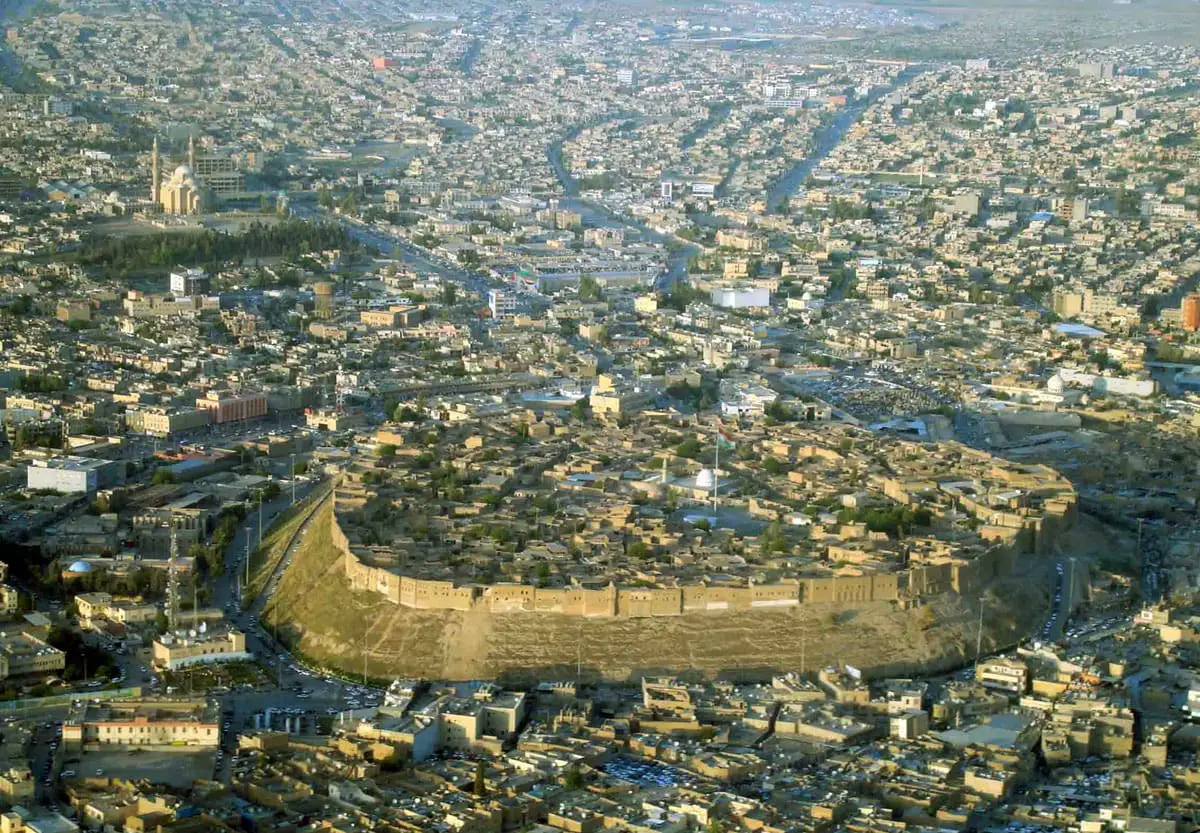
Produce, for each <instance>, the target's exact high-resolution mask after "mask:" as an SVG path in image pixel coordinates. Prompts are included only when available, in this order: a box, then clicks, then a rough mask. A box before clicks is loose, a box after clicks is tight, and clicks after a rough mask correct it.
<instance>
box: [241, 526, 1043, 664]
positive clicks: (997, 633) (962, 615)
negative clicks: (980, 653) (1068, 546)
mask: <svg viewBox="0 0 1200 833" xmlns="http://www.w3.org/2000/svg"><path fill="white" fill-rule="evenodd" d="M320 511H321V512H329V511H330V510H329V509H322V510H320ZM326 520H327V519H325V518H320V517H318V518H317V519H315V520H314V522H313V525H312V530H311V532H310V533H309V534H308V536H307V538H306V540H305V543H304V545H303V546H302V547H301V549H300V550H299V551H298V552H297V553H296V555H295V557H294V558H293V560H292V564H291V566H290V567H289V568H288V570H287V572H285V573H284V575H283V578H282V579H281V581H280V584H279V587H278V589H277V590H276V592H275V594H274V596H273V597H272V599H271V600H270V602H269V603H268V605H267V607H266V610H265V616H266V617H267V620H268V621H269V622H271V623H272V624H273V625H277V626H278V627H279V628H280V629H281V631H282V633H283V634H284V635H285V638H286V639H287V640H288V641H289V642H290V643H291V644H292V645H293V646H294V647H295V648H296V649H298V650H299V651H300V652H301V653H302V654H304V655H305V656H307V657H309V658H310V659H311V660H313V661H314V662H317V663H320V664H323V665H325V666H327V667H331V668H339V669H342V670H345V671H347V672H349V673H353V674H361V673H362V672H363V668H364V663H363V654H364V651H365V653H366V669H367V673H368V674H369V675H370V676H372V677H377V678H382V679H387V678H391V677H410V676H420V677H427V678H443V679H459V680H462V679H500V680H502V681H511V682H514V683H515V682H528V681H531V680H537V679H554V678H565V677H570V678H574V677H576V674H577V672H578V673H579V675H580V676H581V677H582V678H583V679H595V678H598V677H604V678H607V679H636V678H638V677H641V676H643V675H646V674H659V673H671V674H677V675H683V676H687V675H689V674H690V675H695V676H709V677H716V676H720V677H725V678H740V679H763V678H766V677H769V676H770V675H771V674H773V673H777V672H780V671H794V670H800V669H801V668H805V669H809V670H811V669H815V668H819V667H822V666H825V665H830V664H849V665H853V666H856V667H858V668H860V669H862V670H863V671H864V672H865V673H867V674H868V675H870V676H882V675H885V674H911V673H917V672H923V671H933V670H942V669H946V668H950V667H954V666H957V665H960V664H961V663H962V662H964V660H966V659H969V658H972V657H973V656H974V654H975V650H976V641H977V637H978V632H979V629H978V624H979V605H980V600H979V599H977V598H972V599H967V598H960V597H956V596H950V595H947V596H943V597H940V598H938V599H935V600H934V601H933V602H932V603H931V604H928V605H926V606H923V607H920V608H916V609H913V610H901V609H899V608H898V607H896V606H895V605H892V604H889V603H874V604H859V605H849V604H847V605H832V604H830V605H809V606H805V607H799V608H792V609H788V610H762V611H748V612H735V613H704V614H692V615H686V616H675V617H662V618H645V619H623V618H603V617H597V618H588V619H584V618H580V617H574V616H561V615H544V614H527V613H511V614H492V613H489V612H487V611H486V610H473V611H470V612H458V611H446V610H437V611H427V610H413V609H409V608H404V607H398V606H396V605H393V604H391V603H388V602H385V601H382V600H381V598H380V597H379V596H377V595H375V594H373V593H369V592H355V591H353V590H351V589H350V587H349V584H348V583H347V582H346V580H345V578H344V577H343V575H342V573H341V570H340V569H339V568H338V566H337V564H336V554H335V550H334V548H333V546H332V542H331V540H330V537H329V529H328V523H327V522H326ZM1048 563H1049V562H1047V564H1048ZM1049 587H1050V583H1049V581H1048V580H1047V578H1046V576H1045V575H1044V571H1043V568H1042V567H1041V566H1038V567H1037V568H1035V569H1032V570H1031V571H1030V573H1029V574H1028V575H1026V576H1023V577H1018V578H1013V579H1010V580H1007V581H1004V582H997V583H996V584H995V585H994V586H993V587H991V588H990V589H989V590H988V592H987V593H985V594H984V596H983V599H982V603H983V605H984V637H983V646H982V647H983V650H984V651H985V652H987V651H988V650H990V649H995V648H997V647H1001V646H1006V645H1009V644H1012V643H1013V642H1015V641H1017V640H1018V639H1020V638H1021V637H1022V636H1024V635H1025V634H1027V633H1028V632H1030V631H1031V630H1032V629H1033V628H1035V627H1036V626H1037V625H1038V624H1039V623H1040V621H1041V620H1042V618H1043V616H1044V612H1045V610H1046V608H1047V605H1048V602H1049V599H1048V588H1049Z"/></svg>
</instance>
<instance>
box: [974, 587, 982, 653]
mask: <svg viewBox="0 0 1200 833" xmlns="http://www.w3.org/2000/svg"><path fill="white" fill-rule="evenodd" d="M982 654H983V596H982V595H981V596H980V597H979V632H978V633H977V634H976V635H975V664H976V665H979V657H980V656H981V655H982Z"/></svg>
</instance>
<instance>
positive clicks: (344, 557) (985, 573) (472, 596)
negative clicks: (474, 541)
mask: <svg viewBox="0 0 1200 833" xmlns="http://www.w3.org/2000/svg"><path fill="white" fill-rule="evenodd" d="M1066 522H1068V513H1067V511H1066V510H1065V509H1064V510H1063V512H1062V513H1060V514H1058V515H1057V516H1056V517H1055V518H1054V522H1053V525H1054V526H1055V527H1056V531H1057V527H1059V526H1061V525H1063V524H1064V523H1066ZM332 527H333V528H332V538H333V542H334V545H335V547H336V548H337V549H338V551H339V559H340V560H341V563H342V568H343V570H344V572H345V574H346V577H347V579H348V581H349V583H350V586H351V587H352V588H353V589H355V590H360V591H361V590H368V591H371V592H373V593H378V594H379V595H380V596H383V597H384V598H385V599H387V600H389V601H391V602H392V603H393V604H397V605H402V606H404V607H408V608H414V609H418V610H438V609H442V610H462V611H465V610H473V609H484V610H487V611H488V612H491V613H550V614H561V615H567V616H585V617H595V616H600V617H630V618H637V617H654V616H681V615H684V614H688V613H701V612H719V611H748V610H755V609H771V608H789V607H796V606H798V605H808V604H830V603H834V604H835V603H845V602H898V601H901V600H903V599H916V598H921V597H928V596H933V595H938V594H941V593H949V592H954V593H959V594H969V593H975V592H978V591H979V590H981V589H982V588H983V587H984V586H986V585H987V583H988V582H990V581H992V580H993V579H996V578H1000V577H1003V576H1005V575H1008V574H1009V573H1011V572H1012V571H1013V569H1014V568H1015V566H1016V563H1017V559H1018V558H1019V555H1020V553H1021V552H1024V551H1028V549H1029V548H1030V547H1031V546H1036V544H1035V542H1034V541H1031V540H1029V539H1030V537H1031V536H1030V535H1029V533H1028V531H1027V530H1024V529H1015V528H1012V527H996V528H995V529H996V535H994V536H992V540H993V545H992V546H991V547H990V548H989V549H987V550H985V551H983V552H981V553H979V554H978V555H977V556H976V557H974V558H971V559H962V558H953V557H939V558H938V559H937V560H936V561H933V562H930V563H922V562H913V563H911V564H910V565H909V566H908V568H907V569H906V570H904V571H902V572H898V573H887V572H869V573H863V574H859V575H839V576H824V577H814V578H803V579H799V580H793V581H788V582H782V583H779V584H750V585H749V586H737V585H720V584H718V585H711V586H710V585H685V586H682V587H648V588H644V587H616V586H614V585H611V584H610V585H609V586H607V587H603V588H597V589H587V588H581V587H566V588H563V587H534V586H531V585H525V584H495V585H463V586H455V585H454V584H453V583H452V582H448V581H430V580H425V579H418V578H412V577H410V576H401V575H398V574H397V573H395V572H394V571H393V570H392V569H389V568H386V567H375V566H371V565H369V564H367V563H365V562H364V561H363V560H362V559H361V558H359V557H358V556H356V555H355V554H354V552H353V551H352V549H351V547H350V543H349V540H348V539H347V537H346V535H345V533H344V532H343V531H342V529H341V526H340V525H339V523H338V521H337V512H336V511H335V512H334V513H333V521H332ZM985 537H987V536H985Z"/></svg>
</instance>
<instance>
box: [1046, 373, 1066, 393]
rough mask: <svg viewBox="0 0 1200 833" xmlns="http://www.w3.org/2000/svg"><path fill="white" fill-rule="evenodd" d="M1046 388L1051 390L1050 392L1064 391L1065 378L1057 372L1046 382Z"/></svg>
mask: <svg viewBox="0 0 1200 833" xmlns="http://www.w3.org/2000/svg"><path fill="white" fill-rule="evenodd" d="M1046 390H1048V391H1050V393H1062V392H1063V378H1062V377H1061V376H1059V375H1058V374H1057V373H1055V374H1054V375H1053V376H1051V377H1050V379H1049V380H1048V381H1047V382H1046Z"/></svg>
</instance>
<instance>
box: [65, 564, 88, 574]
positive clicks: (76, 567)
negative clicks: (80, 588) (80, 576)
mask: <svg viewBox="0 0 1200 833" xmlns="http://www.w3.org/2000/svg"><path fill="white" fill-rule="evenodd" d="M91 571H92V565H91V564H88V563H87V562H86V561H76V562H75V563H74V564H72V565H71V566H70V567H68V568H67V572H68V573H90V572H91Z"/></svg>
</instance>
